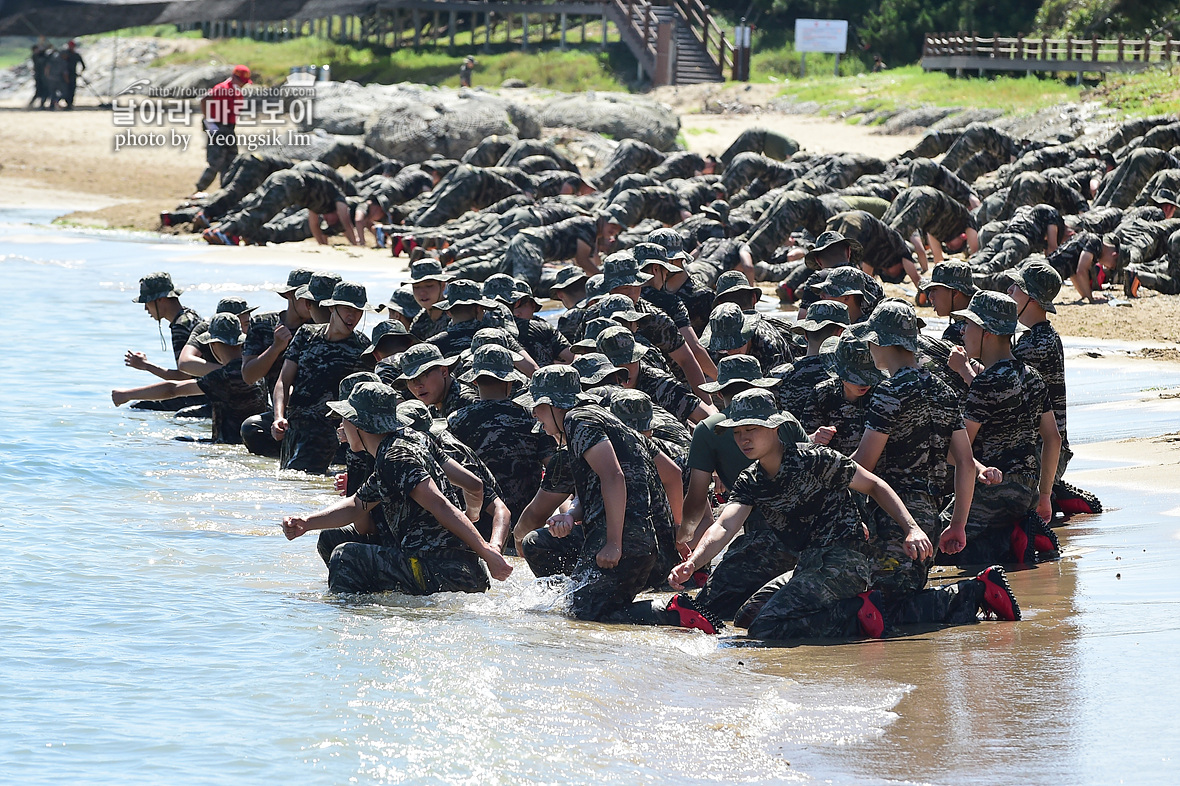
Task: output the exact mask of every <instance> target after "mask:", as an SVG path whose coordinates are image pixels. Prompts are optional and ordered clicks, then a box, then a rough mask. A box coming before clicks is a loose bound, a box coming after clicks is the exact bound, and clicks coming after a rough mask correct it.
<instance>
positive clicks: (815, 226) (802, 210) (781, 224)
mask: <svg viewBox="0 0 1180 786" xmlns="http://www.w3.org/2000/svg"><path fill="white" fill-rule="evenodd" d="M831 216H832V211H831V210H829V209H828V207H827V206H826V205H824V203H823V202H822V201H820V200H819V199H818V198H816V197H814V196H811V195H809V194H804V193H802V192H799V191H784V192H783V193H782V194H781V195H779V197H778V198H777V199H776V200H775V201H774V203H773V204H772V205H771V206H770V207H769V208H767V209H766V212H765V213H764V214H763V216H762V218H761V219H759V221H758V223H757V224H755V225H754V226H753V227H751V228H750V230H749V231H748V232H746V234H745V243H746V245H748V246H749V247H750V254H751V256H753V258H754V261H756V262H757V261H768V260H769V259H770V256H771V254H772V253H773V252H774V250H775V249H776V248H778V247H779V246H781V245H783V244H784V243H786V242H787V240H789V239H790V237H791V233H792V232H796V231H798V230H800V229H803V230H806V231H808V232H810V233H811V234H813V235H818V234H820V233H821V232H823V231H824V227H825V226H826V224H827V221H828V219H829V218H830V217H831Z"/></svg>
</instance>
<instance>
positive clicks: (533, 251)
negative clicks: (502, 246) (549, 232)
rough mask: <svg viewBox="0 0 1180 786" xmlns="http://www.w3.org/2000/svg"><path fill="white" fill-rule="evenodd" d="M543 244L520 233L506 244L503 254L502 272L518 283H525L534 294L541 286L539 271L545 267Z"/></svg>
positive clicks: (524, 233)
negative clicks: (505, 250) (518, 281)
mask: <svg viewBox="0 0 1180 786" xmlns="http://www.w3.org/2000/svg"><path fill="white" fill-rule="evenodd" d="M544 250H545V247H544V242H543V241H542V240H541V239H540V238H538V237H535V236H533V235H530V234H529V233H528V232H521V233H520V234H518V235H517V236H516V237H514V238H512V240H511V241H509V243H508V250H507V252H506V253H505V254H504V264H503V267H504V272H506V273H508V275H510V276H512V277H513V278H516V279H518V280H520V281H527V282H528V283H529V286H531V287H532V288H533V291H534V292H535V291H536V290H537V287H539V286H540V285H541V269H542V268H543V267H544V266H545V254H544Z"/></svg>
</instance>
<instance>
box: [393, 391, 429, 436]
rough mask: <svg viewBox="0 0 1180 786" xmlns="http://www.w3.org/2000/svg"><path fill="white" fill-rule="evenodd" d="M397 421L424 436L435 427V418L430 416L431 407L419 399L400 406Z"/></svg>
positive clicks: (398, 406)
mask: <svg viewBox="0 0 1180 786" xmlns="http://www.w3.org/2000/svg"><path fill="white" fill-rule="evenodd" d="M397 419H398V421H399V422H400V423H403V424H405V426H406V427H407V428H412V429H413V430H414V431H419V432H421V433H423V434H429V433H430V432H431V429H432V428H433V426H434V416H433V415H431V414H430V407H428V406H426V405H425V404H423V403H422V402H421V401H419V400H418V399H414V400H413V401H403V402H401V403H400V404H398V405H397Z"/></svg>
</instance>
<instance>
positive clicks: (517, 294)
mask: <svg viewBox="0 0 1180 786" xmlns="http://www.w3.org/2000/svg"><path fill="white" fill-rule="evenodd" d="M512 298H513V300H512V302H511V303H510V304H509V305H512V306H515V305H518V304H519V303H520V301H522V300H529V301H532V304H533V305H534V306H536V307H537V308H538V309H540V308H541V307H542V306H543V305H544V303H542V302H541V300H540V298H538V297H537V296H536V295H534V294H533V288H532V287H531V286H529V282H527V281H517V282H516V289H515V290H513V292H512Z"/></svg>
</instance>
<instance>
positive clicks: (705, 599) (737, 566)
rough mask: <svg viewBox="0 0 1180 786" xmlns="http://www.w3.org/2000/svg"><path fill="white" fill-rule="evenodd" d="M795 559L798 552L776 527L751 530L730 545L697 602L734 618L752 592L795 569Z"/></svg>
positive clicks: (723, 617) (720, 614) (719, 614)
mask: <svg viewBox="0 0 1180 786" xmlns="http://www.w3.org/2000/svg"><path fill="white" fill-rule="evenodd" d="M795 561H796V554H795V553H794V552H793V551H790V550H788V549H787V548H786V547H785V546H784V545H783V542H782V540H781V539H780V538H779V536H778V535H776V534H774V531H773V530H771V529H769V528H767V527H765V526H763V527H761V528H759V529H753V530H749V531H747V532H745V533H743V534H741V535H739V536H738V537H737V538H735V539H734V541H733V542H732V543H730V544H729V548H728V549H726V551H725V554H723V555H722V557H721V561H720V562H718V563H717V564H716V565H714V566H713V572H712V573H710V574H709V579H708V581H706V582H705V586H704V588H703V589H702V590H701V591H700V592H699V593H697V596H696V602H697V604H698V605H699V606H702V607H704V608H707V609H709V610H710V611H711V612H713V613H714V614H716V615H717V616H718V617H721V618H722V619H732V618H733V616H734V615H735V614H736V613H737V611H738V609H739V608H740V607H741V605H742V604H743V603H745V602H746V601H748V600H749V599H750V596H751V595H753V594H754V593H755V592H757V591H758V589H759V588H760V587H762V586H764V585H765V584H766V583H767V582H768V581H770V580H772V579H774V578H775V577H776V576H780V575H782V574H784V573H786V572H787V571H789V570H791V569H792V568H794V567H795Z"/></svg>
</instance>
